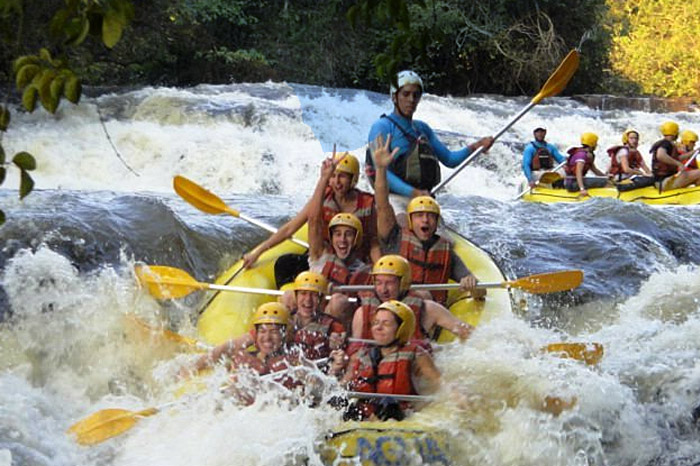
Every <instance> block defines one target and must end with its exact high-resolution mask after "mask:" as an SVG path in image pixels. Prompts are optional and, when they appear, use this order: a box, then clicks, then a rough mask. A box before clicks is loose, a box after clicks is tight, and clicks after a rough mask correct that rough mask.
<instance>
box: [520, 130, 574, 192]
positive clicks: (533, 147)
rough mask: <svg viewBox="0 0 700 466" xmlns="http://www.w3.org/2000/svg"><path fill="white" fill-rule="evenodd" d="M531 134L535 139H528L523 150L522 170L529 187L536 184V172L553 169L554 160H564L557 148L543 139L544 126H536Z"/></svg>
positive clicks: (557, 162)
mask: <svg viewBox="0 0 700 466" xmlns="http://www.w3.org/2000/svg"><path fill="white" fill-rule="evenodd" d="M533 134H534V135H535V140H534V141H530V142H529V143H528V144H527V146H525V150H524V151H523V172H524V173H525V177H526V178H527V182H528V184H529V185H530V187H531V188H534V187H535V185H537V180H538V179H539V176H537V175H538V172H540V171H543V170H551V169H553V168H554V166H555V163H554V162H555V161H556V164H560V163H562V162H564V161H565V160H566V157H564V156H563V155H562V154H561V152H559V149H557V148H556V147H555V146H553V145H552V144H550V143H548V142H547V141H545V140H544V137H545V136H546V135H547V130H546V129H545V128H543V127H541V126H540V127H537V128H535V130H534V131H533Z"/></svg>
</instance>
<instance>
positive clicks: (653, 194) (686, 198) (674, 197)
mask: <svg viewBox="0 0 700 466" xmlns="http://www.w3.org/2000/svg"><path fill="white" fill-rule="evenodd" d="M588 194H589V196H586V197H581V196H579V193H578V192H569V191H567V190H566V189H553V188H551V187H547V186H546V185H545V186H536V187H535V188H534V189H533V190H532V191H531V192H529V193H527V194H525V195H523V200H525V201H529V202H545V203H554V202H583V201H588V200H590V199H593V198H595V197H607V198H612V199H618V200H620V201H624V202H642V203H644V204H650V205H696V204H700V186H689V187H686V188H680V189H670V190H668V191H663V192H659V190H658V189H657V188H655V187H654V186H647V187H645V188H638V189H633V190H630V191H622V192H621V191H618V190H617V188H615V187H609V188H591V189H589V190H588Z"/></svg>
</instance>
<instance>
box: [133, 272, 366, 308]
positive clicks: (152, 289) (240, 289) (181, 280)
mask: <svg viewBox="0 0 700 466" xmlns="http://www.w3.org/2000/svg"><path fill="white" fill-rule="evenodd" d="M134 270H135V271H136V276H137V277H138V279H139V282H140V283H141V284H143V285H145V286H146V288H147V289H148V292H149V293H150V294H151V295H152V296H153V297H154V298H156V299H177V298H183V297H185V296H187V295H188V294H191V293H194V292H195V291H198V290H218V291H231V292H234V293H249V294H261V295H268V296H282V295H283V294H284V291H282V290H271V289H268V288H248V287H244V286H231V285H216V284H214V283H203V282H198V281H197V280H195V279H194V278H193V277H192V276H191V275H190V274H188V273H187V272H185V271H184V270H181V269H178V268H175V267H169V266H167V265H136V266H135V267H134ZM326 299H331V297H330V296H326ZM348 301H349V302H356V301H357V298H348Z"/></svg>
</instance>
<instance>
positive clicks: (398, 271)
mask: <svg viewBox="0 0 700 466" xmlns="http://www.w3.org/2000/svg"><path fill="white" fill-rule="evenodd" d="M372 275H393V276H395V277H399V291H401V292H402V293H403V292H406V291H408V289H409V288H410V287H411V266H410V264H409V263H408V261H407V260H406V258H405V257H403V256H399V255H398V254H389V255H386V256H382V257H381V258H379V260H378V261H377V262H375V263H374V266H373V267H372Z"/></svg>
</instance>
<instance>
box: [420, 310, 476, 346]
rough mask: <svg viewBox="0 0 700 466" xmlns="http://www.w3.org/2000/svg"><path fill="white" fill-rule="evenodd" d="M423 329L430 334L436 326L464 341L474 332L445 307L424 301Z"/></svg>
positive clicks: (472, 328)
mask: <svg viewBox="0 0 700 466" xmlns="http://www.w3.org/2000/svg"><path fill="white" fill-rule="evenodd" d="M422 320H423V322H422V324H423V328H425V329H426V331H428V332H430V331H431V330H432V328H433V327H435V326H436V325H437V326H438V327H442V328H444V329H445V330H447V331H449V332H451V333H453V334H455V335H457V336H458V337H459V338H460V339H462V340H465V339H467V338H469V335H471V333H472V332H473V331H474V327H472V326H471V325H469V324H467V323H466V322H462V321H461V320H459V319H458V318H457V317H455V315H454V314H452V313H451V312H450V311H449V310H448V309H447V308H446V307H445V306H443V305H442V304H440V303H437V302H435V301H431V300H425V313H424V315H423V319H422Z"/></svg>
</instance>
